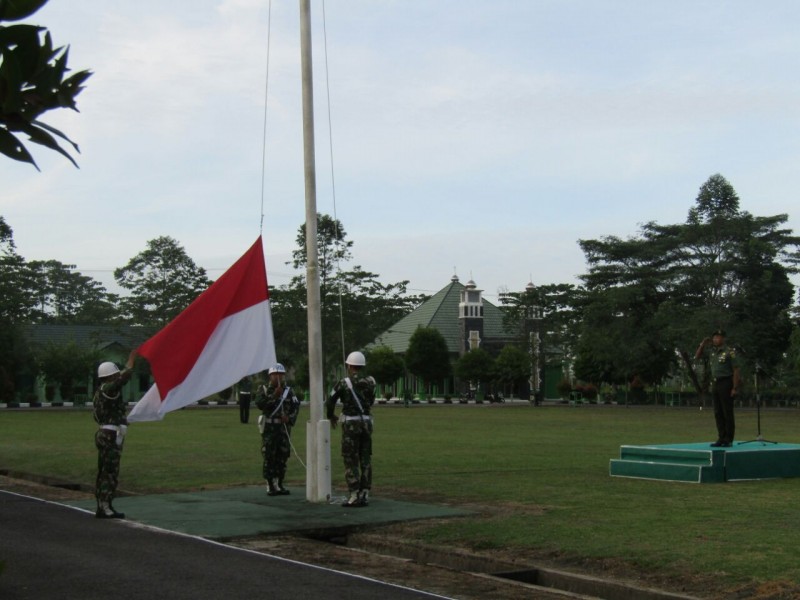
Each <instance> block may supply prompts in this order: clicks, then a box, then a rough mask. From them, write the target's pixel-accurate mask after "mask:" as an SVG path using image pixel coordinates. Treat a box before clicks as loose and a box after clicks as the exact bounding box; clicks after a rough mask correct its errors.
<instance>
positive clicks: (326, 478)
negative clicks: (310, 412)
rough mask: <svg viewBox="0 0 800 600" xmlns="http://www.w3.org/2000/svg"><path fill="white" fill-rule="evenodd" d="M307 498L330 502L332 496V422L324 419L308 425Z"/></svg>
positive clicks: (319, 501)
mask: <svg viewBox="0 0 800 600" xmlns="http://www.w3.org/2000/svg"><path fill="white" fill-rule="evenodd" d="M306 449H307V452H306V456H307V457H308V467H307V470H306V500H308V501H309V502H317V503H321V502H328V501H329V500H330V498H331V422H330V421H328V420H327V419H323V420H321V421H318V422H317V423H316V426H315V424H314V423H312V422H308V423H307V425H306Z"/></svg>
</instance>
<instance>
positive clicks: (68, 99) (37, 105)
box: [0, 0, 91, 170]
mask: <svg viewBox="0 0 800 600" xmlns="http://www.w3.org/2000/svg"><path fill="white" fill-rule="evenodd" d="M46 3H47V0H13V1H12V0H0V22H3V21H18V20H20V19H24V18H26V17H28V16H30V15H32V14H33V13H34V12H36V11H37V10H39V9H40V8H41V7H42V6H44V5H45V4H46ZM68 56H69V48H68V47H63V46H61V47H58V48H54V47H53V41H52V39H51V37H50V32H49V31H47V29H46V28H44V27H40V26H37V25H25V24H16V25H10V26H3V25H0V153H2V154H4V155H6V156H8V157H9V158H12V159H14V160H18V161H22V162H28V163H31V164H32V165H33V166H34V167H36V169H37V170H38V169H39V167H38V165H37V164H36V161H34V159H33V156H32V155H31V153H30V152H29V151H28V149H27V148H26V147H25V145H24V144H23V143H22V142H20V141H19V139H18V138H17V136H16V135H15V134H17V133H22V134H25V135H27V136H28V138H29V139H30V141H32V142H34V143H35V144H40V145H42V146H45V147H47V148H50V149H51V150H54V151H56V152H58V153H60V154H62V155H63V156H65V157H66V158H67V159H68V160H69V161H70V162H71V163H72V164H74V165H75V166H76V167H77V166H78V165H77V163H76V162H75V160H74V159H73V158H72V157H71V156H70V155H69V153H67V152H66V151H65V150H64V149H63V148H62V147H61V146H60V145H59V142H58V140H57V139H56V138H60V139H61V140H63V141H66V142H67V143H68V144H70V145H71V146H72V148H73V149H74V150H75V151H76V152H79V149H78V146H77V144H75V143H74V142H72V141H71V140H70V139H69V138H68V137H67V136H66V135H64V134H63V133H62V132H61V131H59V130H58V129H55V128H54V127H51V126H50V125H47V124H46V123H44V122H42V121H41V120H40V117H41V116H42V115H43V114H44V113H45V112H48V111H51V110H54V109H57V108H71V109H73V110H75V111H77V108H76V105H75V98H76V96H77V95H78V94H80V92H81V91H82V90H83V83H84V82H85V81H86V80H87V79H88V78H89V77H90V76H91V72H90V71H88V70H84V71H79V72H77V73H74V74H73V75H70V76H69V77H67V76H66V74H67V72H68V71H69V68H68V66H67V60H68Z"/></svg>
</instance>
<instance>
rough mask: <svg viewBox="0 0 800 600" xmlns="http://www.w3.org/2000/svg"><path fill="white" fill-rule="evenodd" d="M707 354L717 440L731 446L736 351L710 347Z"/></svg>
mask: <svg viewBox="0 0 800 600" xmlns="http://www.w3.org/2000/svg"><path fill="white" fill-rule="evenodd" d="M709 354H710V358H709V367H710V368H711V378H712V381H713V386H712V389H711V391H712V397H713V399H714V420H715V421H716V425H717V440H718V441H720V442H723V443H726V444H732V443H733V439H734V436H735V434H736V418H735V416H734V413H733V371H734V369H736V368H738V367H739V360H738V358H737V357H736V350H735V349H734V348H732V347H730V346H726V345H722V346H719V347H712V348H711V349H710V350H709Z"/></svg>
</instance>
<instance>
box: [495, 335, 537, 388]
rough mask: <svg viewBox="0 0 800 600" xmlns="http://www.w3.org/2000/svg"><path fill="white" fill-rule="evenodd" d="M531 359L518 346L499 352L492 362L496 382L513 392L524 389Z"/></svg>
mask: <svg viewBox="0 0 800 600" xmlns="http://www.w3.org/2000/svg"><path fill="white" fill-rule="evenodd" d="M531 367H532V365H531V357H530V354H528V353H527V352H526V351H525V350H523V349H522V348H520V347H519V346H514V345H511V344H509V345H507V346H504V347H503V349H502V350H500V354H498V355H497V358H496V359H495V361H494V373H495V377H496V378H497V381H499V382H500V383H501V384H502V385H503V386H504V387H506V388H510V389H511V393H512V394H513V393H514V391H515V390H519V389H522V388H524V387H525V380H526V379H528V377H530V374H531Z"/></svg>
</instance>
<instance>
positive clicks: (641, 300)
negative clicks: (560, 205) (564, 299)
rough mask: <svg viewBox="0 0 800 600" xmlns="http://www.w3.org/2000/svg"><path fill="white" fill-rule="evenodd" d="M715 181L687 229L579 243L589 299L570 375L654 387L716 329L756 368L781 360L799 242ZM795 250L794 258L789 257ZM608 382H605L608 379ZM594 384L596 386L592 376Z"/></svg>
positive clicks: (779, 220) (657, 228)
mask: <svg viewBox="0 0 800 600" xmlns="http://www.w3.org/2000/svg"><path fill="white" fill-rule="evenodd" d="M739 204H740V202H739V198H738V196H737V195H736V192H735V190H734V189H733V186H731V185H730V183H728V182H727V181H726V180H725V178H724V177H722V176H721V175H713V176H711V177H710V178H709V179H708V181H706V183H704V184H703V186H701V188H700V191H699V193H698V196H697V199H696V201H695V205H694V206H693V207H691V208H690V210H689V213H688V217H687V220H686V222H685V223H682V224H675V225H659V224H657V223H654V222H650V223H646V224H645V225H643V226H642V229H641V233H640V235H639V236H637V237H631V238H629V239H627V240H622V239H620V238H617V237H615V236H608V237H605V238H601V239H599V240H581V241H580V245H581V248H582V249H583V252H584V254H585V255H586V259H587V262H588V263H589V272H588V273H587V274H586V275H584V276H583V277H582V279H583V280H584V282H585V285H586V289H587V293H588V294H589V295H588V299H587V307H590V308H587V311H586V313H585V315H584V329H583V334H582V337H581V343H580V346H579V360H578V361H577V362H576V374H578V375H579V377H582V378H586V376H587V375H592V376H593V377H597V376H603V377H607V378H609V379H610V380H611V381H615V380H621V379H624V380H630V378H632V377H633V376H634V375H638V376H639V377H640V378H641V379H643V380H644V381H646V382H649V383H657V382H659V381H661V380H662V379H663V378H664V377H665V376H666V375H667V374H669V372H670V371H671V370H672V368H673V367H674V366H675V363H676V360H677V357H681V359H682V360H683V362H684V364H685V366H686V367H687V371H688V372H689V375H690V377H691V379H692V381H693V384H694V385H695V387H696V389H697V390H698V391H702V390H703V389H704V388H705V387H706V382H704V381H701V380H700V379H699V378H698V375H697V373H696V372H695V371H694V369H693V364H692V354H693V352H692V351H693V350H694V348H695V347H696V346H697V342H698V340H699V339H701V338H702V337H705V336H706V335H708V333H709V332H710V331H711V330H712V329H714V328H717V327H720V326H721V327H724V328H726V329H727V330H728V334H729V338H730V339H731V340H735V342H736V343H738V344H740V345H742V346H744V347H746V348H748V353H749V354H751V355H753V356H757V357H758V358H759V360H760V361H761V362H762V364H763V365H774V364H776V363H777V362H779V361H780V360H781V357H782V354H783V352H784V351H785V350H786V348H787V345H788V338H789V333H790V330H791V325H790V321H789V311H790V308H791V305H792V298H793V288H792V285H791V283H790V281H789V278H788V276H789V274H790V273H793V272H796V267H795V266H794V265H793V263H792V261H793V257H796V256H797V253H796V249H797V247H798V245H800V238H798V237H796V236H794V235H792V232H791V230H788V229H786V228H784V224H785V223H786V221H787V220H788V217H787V215H774V216H769V217H755V216H753V215H751V214H749V213H748V212H746V211H742V210H741V209H740V206H739ZM793 251H794V252H793ZM609 379H606V381H608V380H609ZM595 381H596V380H595Z"/></svg>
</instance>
